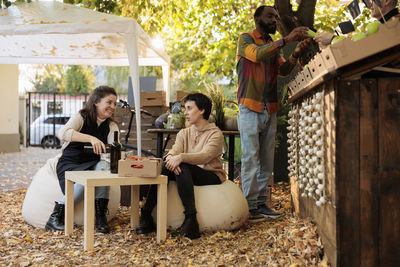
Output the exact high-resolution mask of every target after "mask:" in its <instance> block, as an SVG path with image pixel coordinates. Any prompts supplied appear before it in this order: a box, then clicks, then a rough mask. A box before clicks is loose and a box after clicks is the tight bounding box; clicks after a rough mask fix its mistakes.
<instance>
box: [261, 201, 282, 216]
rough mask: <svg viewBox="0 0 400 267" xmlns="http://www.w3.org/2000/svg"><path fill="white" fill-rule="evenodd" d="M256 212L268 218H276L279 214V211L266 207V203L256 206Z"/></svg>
mask: <svg viewBox="0 0 400 267" xmlns="http://www.w3.org/2000/svg"><path fill="white" fill-rule="evenodd" d="M257 211H258V213H259V214H261V215H262V216H264V217H269V218H278V217H279V216H280V214H279V213H277V212H275V211H273V210H271V209H270V208H268V207H267V205H265V204H263V205H261V206H258V209H257Z"/></svg>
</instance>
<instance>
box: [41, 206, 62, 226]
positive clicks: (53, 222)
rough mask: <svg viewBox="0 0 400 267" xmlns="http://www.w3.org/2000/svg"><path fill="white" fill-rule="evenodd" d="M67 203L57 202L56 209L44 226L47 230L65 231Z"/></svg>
mask: <svg viewBox="0 0 400 267" xmlns="http://www.w3.org/2000/svg"><path fill="white" fill-rule="evenodd" d="M64 212H65V205H64V204H58V203H57V202H55V206H54V210H53V212H52V213H51V215H50V218H49V220H48V221H47V223H46V226H45V227H44V228H45V229H46V230H53V231H64V214H65V213H64Z"/></svg>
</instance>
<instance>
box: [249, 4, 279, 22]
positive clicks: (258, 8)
mask: <svg viewBox="0 0 400 267" xmlns="http://www.w3.org/2000/svg"><path fill="white" fill-rule="evenodd" d="M266 7H270V8H273V9H275V10H276V8H275V7H274V6H266V5H262V6H259V7H257V9H256V11H255V12H254V19H256V18H258V17H259V16H261V14H262V13H263V11H264V8H266Z"/></svg>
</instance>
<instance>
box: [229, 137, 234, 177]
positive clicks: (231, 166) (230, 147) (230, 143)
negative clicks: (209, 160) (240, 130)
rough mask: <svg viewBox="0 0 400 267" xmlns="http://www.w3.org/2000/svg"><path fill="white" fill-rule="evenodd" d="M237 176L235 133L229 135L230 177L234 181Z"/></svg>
mask: <svg viewBox="0 0 400 267" xmlns="http://www.w3.org/2000/svg"><path fill="white" fill-rule="evenodd" d="M234 176H235V135H234V134H230V135H229V154H228V178H229V180H231V181H233V179H234Z"/></svg>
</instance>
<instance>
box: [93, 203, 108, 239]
mask: <svg viewBox="0 0 400 267" xmlns="http://www.w3.org/2000/svg"><path fill="white" fill-rule="evenodd" d="M94 204H95V208H96V230H97V232H99V233H103V234H108V233H109V232H110V228H108V224H107V217H106V213H107V207H108V199H106V198H96V199H95V202H94Z"/></svg>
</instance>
